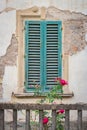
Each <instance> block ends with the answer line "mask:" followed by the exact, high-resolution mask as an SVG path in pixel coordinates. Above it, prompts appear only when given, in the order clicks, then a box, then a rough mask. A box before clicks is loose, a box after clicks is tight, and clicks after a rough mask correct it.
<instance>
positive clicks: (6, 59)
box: [0, 34, 18, 95]
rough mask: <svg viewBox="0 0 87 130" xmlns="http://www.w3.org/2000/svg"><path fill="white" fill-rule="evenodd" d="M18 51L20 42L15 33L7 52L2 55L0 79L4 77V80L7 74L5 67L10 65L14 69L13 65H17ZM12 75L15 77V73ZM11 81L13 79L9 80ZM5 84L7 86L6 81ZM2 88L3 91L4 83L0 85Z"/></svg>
mask: <svg viewBox="0 0 87 130" xmlns="http://www.w3.org/2000/svg"><path fill="white" fill-rule="evenodd" d="M17 52H18V42H17V39H16V37H15V35H14V34H13V35H12V38H11V41H10V45H9V47H8V48H7V51H6V54H5V55H4V56H1V57H0V79H2V80H3V79H4V78H3V77H4V74H5V67H6V66H10V68H13V71H14V67H13V66H15V67H16V64H17ZM11 70H12V69H11ZM16 74H17V73H16V72H15V75H16ZM12 76H13V77H14V75H12ZM16 77H17V76H16ZM8 78H9V72H8ZM9 81H11V80H9ZM16 83H17V82H16ZM3 86H4V87H6V83H4V85H3ZM7 86H9V85H7ZM0 90H1V91H3V89H2V84H1V86H0ZM4 91H5V90H4ZM1 94H2V93H0V95H1Z"/></svg>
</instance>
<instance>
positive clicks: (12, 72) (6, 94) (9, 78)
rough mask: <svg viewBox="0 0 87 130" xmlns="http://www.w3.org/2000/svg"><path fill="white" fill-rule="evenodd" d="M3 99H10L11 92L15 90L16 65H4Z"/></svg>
mask: <svg viewBox="0 0 87 130" xmlns="http://www.w3.org/2000/svg"><path fill="white" fill-rule="evenodd" d="M2 87H3V100H4V101H10V100H11V94H12V92H16V90H17V67H16V66H6V67H5V74H4V77H3V85H2Z"/></svg>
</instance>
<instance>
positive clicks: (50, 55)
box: [44, 21, 62, 91]
mask: <svg viewBox="0 0 87 130" xmlns="http://www.w3.org/2000/svg"><path fill="white" fill-rule="evenodd" d="M44 30H45V31H44V41H45V42H44V77H45V78H44V82H45V83H44V91H47V90H49V89H50V88H51V87H53V86H54V85H55V82H54V78H56V77H61V73H62V72H61V71H62V70H61V68H62V60H61V21H46V22H45V25H44Z"/></svg>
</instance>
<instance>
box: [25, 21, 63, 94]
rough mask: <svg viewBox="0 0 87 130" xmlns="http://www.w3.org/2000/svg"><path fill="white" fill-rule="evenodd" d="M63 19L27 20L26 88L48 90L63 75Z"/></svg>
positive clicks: (29, 89)
mask: <svg viewBox="0 0 87 130" xmlns="http://www.w3.org/2000/svg"><path fill="white" fill-rule="evenodd" d="M61 28H62V23H61V21H25V87H26V88H25V89H26V92H34V89H35V88H34V85H35V84H38V85H40V86H41V92H47V91H49V89H50V88H51V87H52V86H54V78H56V77H61V76H62V60H61V54H62V40H61V39H62V34H61Z"/></svg>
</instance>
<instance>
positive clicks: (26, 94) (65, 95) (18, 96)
mask: <svg viewBox="0 0 87 130" xmlns="http://www.w3.org/2000/svg"><path fill="white" fill-rule="evenodd" d="M12 96H14V97H16V98H36V97H38V98H39V97H45V95H37V96H35V95H34V93H14V92H13V93H12ZM62 96H63V97H64V98H69V97H72V96H74V94H73V92H69V93H64V94H62Z"/></svg>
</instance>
